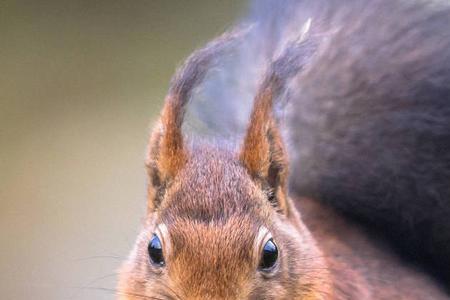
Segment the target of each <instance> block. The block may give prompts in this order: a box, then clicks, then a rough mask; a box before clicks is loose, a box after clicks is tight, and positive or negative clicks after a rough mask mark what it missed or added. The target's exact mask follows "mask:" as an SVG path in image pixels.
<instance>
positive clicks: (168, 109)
mask: <svg viewBox="0 0 450 300" xmlns="http://www.w3.org/2000/svg"><path fill="white" fill-rule="evenodd" d="M247 32H248V29H246V28H242V29H240V28H238V29H237V30H235V31H230V32H225V33H224V34H223V35H221V36H220V37H218V38H217V39H215V40H213V41H211V42H209V43H208V44H207V45H206V47H204V48H202V49H200V50H197V51H195V52H194V53H193V54H192V55H191V56H190V57H189V58H188V59H187V60H186V62H185V63H184V65H183V66H182V67H181V68H180V69H179V70H178V71H177V72H176V74H175V76H174V77H173V78H172V82H171V86H170V89H169V94H168V96H167V97H166V101H165V105H164V108H163V111H162V115H161V118H160V126H159V127H158V128H156V129H155V130H154V132H153V133H152V135H151V138H150V143H149V148H148V157H147V162H146V165H147V170H148V175H149V184H148V209H149V212H152V211H154V210H155V209H157V208H158V207H159V205H160V204H161V201H162V199H163V196H164V193H165V190H166V189H167V187H168V186H169V185H170V183H171V181H173V180H174V178H175V176H176V175H177V173H178V172H179V171H180V170H181V169H182V168H183V166H184V165H185V163H186V161H187V159H188V153H187V151H186V149H185V147H184V145H183V134H182V124H183V118H184V114H185V106H186V104H187V102H188V101H189V99H190V96H191V93H192V90H193V89H194V88H195V87H196V86H197V85H198V83H200V82H201V81H202V80H203V78H204V77H205V75H206V73H207V72H208V70H209V69H210V68H211V66H212V65H213V64H214V63H216V61H217V58H219V57H220V56H221V55H222V54H223V53H224V52H226V51H228V50H229V49H230V47H232V46H233V45H235V44H236V42H238V41H240V40H241V39H242V37H243V35H245V34H246V33H247Z"/></svg>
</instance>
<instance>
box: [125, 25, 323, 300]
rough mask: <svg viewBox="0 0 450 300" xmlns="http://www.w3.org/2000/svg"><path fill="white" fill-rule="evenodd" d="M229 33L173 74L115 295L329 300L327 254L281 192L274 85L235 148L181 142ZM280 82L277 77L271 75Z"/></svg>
mask: <svg viewBox="0 0 450 300" xmlns="http://www.w3.org/2000/svg"><path fill="white" fill-rule="evenodd" d="M234 38H235V35H233V34H231V35H230V34H228V35H225V36H222V37H219V39H217V40H215V41H213V42H211V43H210V44H209V45H207V47H205V48H204V49H201V50H199V51H197V52H196V53H194V54H193V55H192V56H191V58H189V59H188V60H187V62H186V64H185V66H184V67H183V68H182V69H181V70H180V71H179V72H178V73H177V74H176V75H175V77H174V79H173V82H172V86H171V89H170V91H169V95H168V96H167V98H166V102H165V106H164V108H163V111H162V114H161V119H160V124H159V126H157V127H156V129H155V130H154V131H153V134H152V137H151V139H150V143H149V150H148V159H147V163H146V165H147V170H148V178H149V184H148V213H147V217H146V222H145V226H144V228H143V230H142V232H141V234H140V235H139V237H138V239H137V242H136V244H135V248H134V250H133V251H132V254H131V256H130V258H129V260H128V261H127V262H126V263H125V264H124V266H123V268H122V269H121V271H120V272H119V275H120V280H119V287H118V295H119V298H120V299H122V300H125V299H127V300H131V299H325V298H327V297H328V296H330V295H331V292H330V289H329V288H328V286H329V284H330V280H329V279H328V273H327V268H326V266H325V262H324V260H323V255H322V254H321V252H320V251H319V250H318V248H317V247H316V245H315V242H314V240H313V239H312V237H311V236H310V234H309V232H308V230H307V229H306V227H305V226H304V225H303V224H302V222H301V220H300V217H299V215H298V213H297V212H296V211H295V209H294V208H293V206H292V204H291V201H290V200H289V198H288V197H287V174H288V172H287V165H288V164H287V158H286V154H285V153H286V151H285V148H284V145H283V142H282V139H281V135H280V133H279V130H278V128H277V126H276V122H275V120H274V118H273V116H272V90H273V88H272V85H273V84H274V82H273V81H271V80H270V78H269V79H268V80H266V81H265V82H264V84H263V86H262V88H261V90H260V92H259V93H257V96H256V98H255V106H254V109H253V112H252V114H251V118H250V125H249V127H248V130H247V132H246V136H245V139H244V142H243V145H242V147H241V150H240V152H239V153H238V154H237V155H236V154H235V153H233V152H232V151H227V150H220V149H217V148H214V147H208V146H198V147H193V148H192V149H187V147H186V146H185V143H184V140H183V134H182V130H181V127H182V123H183V116H184V106H185V104H186V103H187V101H188V99H189V97H190V91H191V90H192V88H193V87H195V85H196V83H197V82H198V81H199V80H201V79H202V76H203V75H204V73H205V72H206V71H207V69H208V63H209V62H210V61H211V60H213V58H214V57H216V56H217V55H218V52H220V51H222V50H223V49H224V48H226V46H227V44H228V43H229V42H230V41H233V40H234ZM275 83H276V82H275Z"/></svg>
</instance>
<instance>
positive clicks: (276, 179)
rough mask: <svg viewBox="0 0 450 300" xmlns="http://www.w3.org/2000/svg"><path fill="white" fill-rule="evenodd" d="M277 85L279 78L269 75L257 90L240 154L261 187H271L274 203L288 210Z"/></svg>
mask: <svg viewBox="0 0 450 300" xmlns="http://www.w3.org/2000/svg"><path fill="white" fill-rule="evenodd" d="M276 86H277V81H276V79H275V78H274V77H272V78H269V79H268V80H266V81H265V82H264V84H263V85H262V88H261V90H260V92H259V93H258V94H257V96H256V98H255V104H254V107H253V111H252V114H251V117H250V124H249V126H248V129H247V133H246V136H245V139H244V143H243V146H242V149H241V153H240V156H239V158H240V161H241V162H242V164H243V165H244V166H245V167H246V169H247V171H248V172H249V174H250V175H251V176H252V177H253V179H254V180H255V181H257V182H258V183H259V184H260V185H261V188H262V189H264V190H268V195H269V196H268V200H269V201H270V202H271V204H272V205H273V206H274V207H275V208H276V209H277V210H278V211H280V212H282V213H285V214H287V213H288V207H287V201H286V200H287V199H286V196H287V176H288V163H287V154H286V150H285V146H284V143H283V141H282V138H281V134H280V131H279V129H278V126H277V123H276V120H275V118H274V116H273V109H272V102H273V90H274V88H276Z"/></svg>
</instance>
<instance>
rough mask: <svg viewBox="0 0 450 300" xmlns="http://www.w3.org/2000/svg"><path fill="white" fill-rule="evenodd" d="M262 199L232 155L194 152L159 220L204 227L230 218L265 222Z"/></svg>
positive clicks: (244, 170)
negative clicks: (247, 218)
mask: <svg viewBox="0 0 450 300" xmlns="http://www.w3.org/2000/svg"><path fill="white" fill-rule="evenodd" d="M264 199H265V196H264V193H263V192H262V190H261V189H260V188H259V187H258V186H257V185H256V184H255V183H254V181H253V180H252V179H251V177H250V175H249V174H248V173H247V171H246V169H245V168H244V167H243V166H242V165H241V164H240V163H239V161H238V160H237V158H236V156H235V155H233V153H231V152H227V151H221V150H215V149H209V148H204V149H203V148H202V149H201V151H198V150H197V149H196V151H195V155H193V156H191V157H190V158H189V161H188V162H187V164H186V166H185V167H184V169H183V170H181V171H180V173H179V174H178V175H177V177H176V178H175V180H174V182H173V184H172V186H171V187H170V188H169V189H168V190H167V193H166V195H165V197H164V200H163V204H162V206H161V217H162V218H163V219H166V218H169V219H173V218H178V219H180V218H181V219H187V220H191V221H198V222H205V223H209V222H213V221H214V222H225V221H226V220H228V219H229V218H230V217H233V216H240V217H243V216H252V217H253V218H254V219H255V220H256V219H261V217H262V218H263V219H265V217H266V216H267V217H269V214H270V209H269V208H270V205H268V203H266V201H264ZM266 206H267V207H266Z"/></svg>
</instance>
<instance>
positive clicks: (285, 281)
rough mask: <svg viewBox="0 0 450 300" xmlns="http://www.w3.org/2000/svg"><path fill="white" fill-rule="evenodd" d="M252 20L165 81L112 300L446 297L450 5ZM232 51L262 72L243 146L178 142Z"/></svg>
mask: <svg viewBox="0 0 450 300" xmlns="http://www.w3.org/2000/svg"><path fill="white" fill-rule="evenodd" d="M253 12H254V14H252V17H251V18H250V20H251V25H250V26H247V25H248V24H247V23H245V24H243V25H242V24H239V25H237V26H236V27H235V28H233V29H231V30H230V31H227V32H225V33H224V34H223V35H221V36H219V37H218V38H216V39H215V40H213V41H211V42H209V43H208V44H207V45H206V46H205V47H203V48H201V49H199V50H197V51H195V52H194V53H193V54H192V55H191V56H190V57H189V58H188V59H187V60H186V62H185V63H184V64H183V66H182V67H181V68H179V70H178V71H177V72H176V74H175V76H174V77H173V79H172V82H171V85H170V88H169V92H168V95H167V96H166V99H165V104H164V107H163V109H162V112H161V116H160V119H159V122H158V124H157V125H156V126H155V127H154V129H153V132H152V134H151V137H150V140H149V146H148V149H147V158H146V168H147V174H148V189H147V203H148V204H147V213H146V216H145V221H144V224H143V227H142V230H141V232H140V234H139V236H138V238H137V240H136V243H135V245H134V248H133V250H132V251H131V254H130V256H129V258H128V259H127V261H125V262H124V264H123V266H122V267H121V269H120V270H119V272H118V274H119V282H118V287H117V296H118V299H121V300H134V299H449V297H450V295H449V294H448V288H449V286H448V279H449V278H450V276H449V274H450V182H449V179H450V151H448V150H450V148H449V146H450V103H448V101H450V30H448V29H449V28H450V7H449V5H448V4H446V3H441V2H439V1H433V2H432V1H429V2H425V1H419V0H417V1H403V0H374V1H359V0H346V1H343V0H328V1H326V0H315V1H289V0H286V1H264V0H260V1H257V2H255V5H254V10H253ZM242 47H245V49H250V50H251V51H252V52H251V53H253V55H250V56H249V55H244V57H246V59H247V60H246V61H245V62H244V63H242V64H241V63H240V66H239V68H238V71H242V72H241V74H244V73H245V70H248V69H253V70H258V72H257V73H258V74H257V75H255V76H254V78H253V77H252V79H251V80H252V82H246V84H248V86H249V87H250V86H256V88H255V89H254V93H252V94H254V96H253V97H252V98H253V99H252V101H251V102H252V105H251V112H250V114H249V120H248V122H246V126H245V130H244V132H243V136H242V140H241V141H240V143H239V146H238V147H232V146H230V145H229V144H227V143H225V142H224V143H221V142H220V141H216V142H215V143H211V142H207V141H199V140H193V139H192V140H191V139H189V138H187V137H186V134H185V133H184V132H183V124H184V123H185V121H186V120H185V119H186V115H187V112H188V108H187V107H188V104H189V103H190V102H191V100H192V98H194V96H195V95H194V94H195V93H196V91H198V87H199V86H201V85H204V84H205V82H208V80H211V78H210V77H208V76H209V75H208V73H210V72H211V70H214V69H217V68H219V69H220V64H221V62H223V59H224V57H226V58H228V59H229V58H231V59H232V60H233V59H236V57H237V56H236V55H234V56H233V55H231V56H230V55H229V54H230V53H233V51H235V50H236V49H242ZM244 69H245V70H244ZM225 72H227V70H226V69H225ZM250 73H252V72H250ZM252 74H254V73H252ZM238 79H239V78H238ZM226 88H227V86H225V87H222V89H226ZM224 93H225V92H224ZM242 94H244V93H242ZM227 95H228V94H227ZM218 99H219V100H217V99H214V103H217V105H218V106H219V105H221V102H222V101H221V99H220V97H219V98H218ZM216 101H217V102H216ZM229 101H232V100H230V99H229ZM244 102H245V101H242V103H244ZM242 103H241V102H239V103H238V105H244V104H245V103H244V104H242ZM279 105H281V106H282V108H281V109H282V110H284V111H285V116H284V118H282V117H280V116H279V114H278V111H277V106H279ZM236 148H237V149H236Z"/></svg>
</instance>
